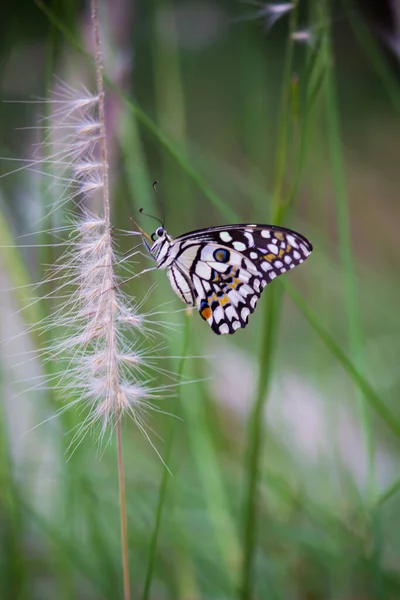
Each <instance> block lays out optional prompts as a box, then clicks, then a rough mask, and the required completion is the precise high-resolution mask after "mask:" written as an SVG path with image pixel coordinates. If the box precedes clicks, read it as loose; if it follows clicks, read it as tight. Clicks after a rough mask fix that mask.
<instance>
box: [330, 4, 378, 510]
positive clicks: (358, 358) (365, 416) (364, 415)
mask: <svg viewBox="0 0 400 600" xmlns="http://www.w3.org/2000/svg"><path fill="white" fill-rule="evenodd" d="M325 17H327V15H325ZM326 20H328V19H326ZM323 47H324V52H325V54H326V61H325V62H326V65H327V70H326V76H325V106H326V116H327V125H328V143H329V147H330V155H331V163H332V174H333V187H334V196H335V206H336V218H337V224H338V237H339V250H340V258H341V263H342V268H343V280H344V284H345V286H344V298H345V302H346V308H347V310H346V312H347V315H346V316H347V325H348V332H349V333H348V334H349V348H350V353H351V355H352V358H353V361H354V365H355V366H356V367H357V368H358V369H361V367H362V362H363V361H362V347H363V344H362V333H361V324H360V317H359V312H360V311H359V302H358V298H357V296H358V294H357V282H356V273H355V267H354V260H353V251H352V245H351V233H350V217H349V209H348V194H347V185H346V177H345V172H344V167H343V159H342V148H341V146H342V143H341V139H340V118H339V110H338V105H337V93H336V85H335V71H334V69H335V67H334V59H333V53H332V42H331V40H330V36H329V32H328V31H327V32H326V34H325V36H324V44H323ZM358 404H359V411H360V416H361V422H362V424H363V432H364V444H365V452H366V459H367V478H366V479H367V480H366V492H367V500H368V502H369V503H372V502H373V500H374V497H375V491H374V488H375V444H374V438H373V431H372V423H371V415H370V411H369V407H368V406H367V402H366V399H365V398H364V397H363V396H362V394H358Z"/></svg>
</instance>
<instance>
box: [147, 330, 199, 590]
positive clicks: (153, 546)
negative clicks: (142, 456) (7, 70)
mask: <svg viewBox="0 0 400 600" xmlns="http://www.w3.org/2000/svg"><path fill="white" fill-rule="evenodd" d="M190 322H191V319H190V318H186V319H185V329H184V334H183V343H182V354H181V356H182V358H181V359H180V361H179V366H178V372H177V374H178V378H179V380H181V379H182V375H183V370H184V366H185V361H186V356H187V352H188V346H189V336H190ZM180 399H181V387H179V390H178V392H177V394H176V396H175V399H174V404H173V406H172V409H171V415H172V417H175V416H176V415H177V414H178V409H179V404H180ZM176 423H177V419H175V418H172V419H171V425H170V428H169V432H168V437H167V443H166V448H165V455H164V456H163V460H164V465H165V466H164V470H163V476H162V479H161V484H160V489H159V492H158V499H157V508H156V516H155V520H154V528H153V532H152V535H151V540H150V553H149V560H148V564H147V572H146V579H145V583H144V590H143V596H142V598H143V600H148V598H149V597H150V590H151V582H152V578H153V572H154V564H155V559H156V551H157V541H158V535H159V531H160V526H161V519H162V514H163V508H164V504H165V499H166V496H167V488H168V481H169V478H170V477H171V474H170V472H169V470H168V467H169V466H170V462H171V454H172V446H173V442H174V437H175V431H176Z"/></svg>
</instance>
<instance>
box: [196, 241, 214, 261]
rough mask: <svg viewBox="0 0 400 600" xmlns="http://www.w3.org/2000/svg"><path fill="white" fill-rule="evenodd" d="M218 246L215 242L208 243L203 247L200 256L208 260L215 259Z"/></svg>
mask: <svg viewBox="0 0 400 600" xmlns="http://www.w3.org/2000/svg"><path fill="white" fill-rule="evenodd" d="M217 248H218V246H216V245H215V244H206V245H205V246H204V248H202V249H201V253H200V258H201V260H205V261H206V262H210V261H215V258H214V251H215V250H216V249H217Z"/></svg>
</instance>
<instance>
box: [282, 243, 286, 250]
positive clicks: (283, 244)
mask: <svg viewBox="0 0 400 600" xmlns="http://www.w3.org/2000/svg"><path fill="white" fill-rule="evenodd" d="M281 248H282V250H284V249H285V248H286V242H281Z"/></svg>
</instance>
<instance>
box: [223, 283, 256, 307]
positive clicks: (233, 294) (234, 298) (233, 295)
mask: <svg viewBox="0 0 400 600" xmlns="http://www.w3.org/2000/svg"><path fill="white" fill-rule="evenodd" d="M242 289H243V286H242V287H241V288H240V292H237V291H236V290H231V291H230V292H229V293H228V298H229V302H230V303H231V304H232V306H239V304H240V303H241V302H244V300H243V296H242ZM252 293H253V290H252Z"/></svg>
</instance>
